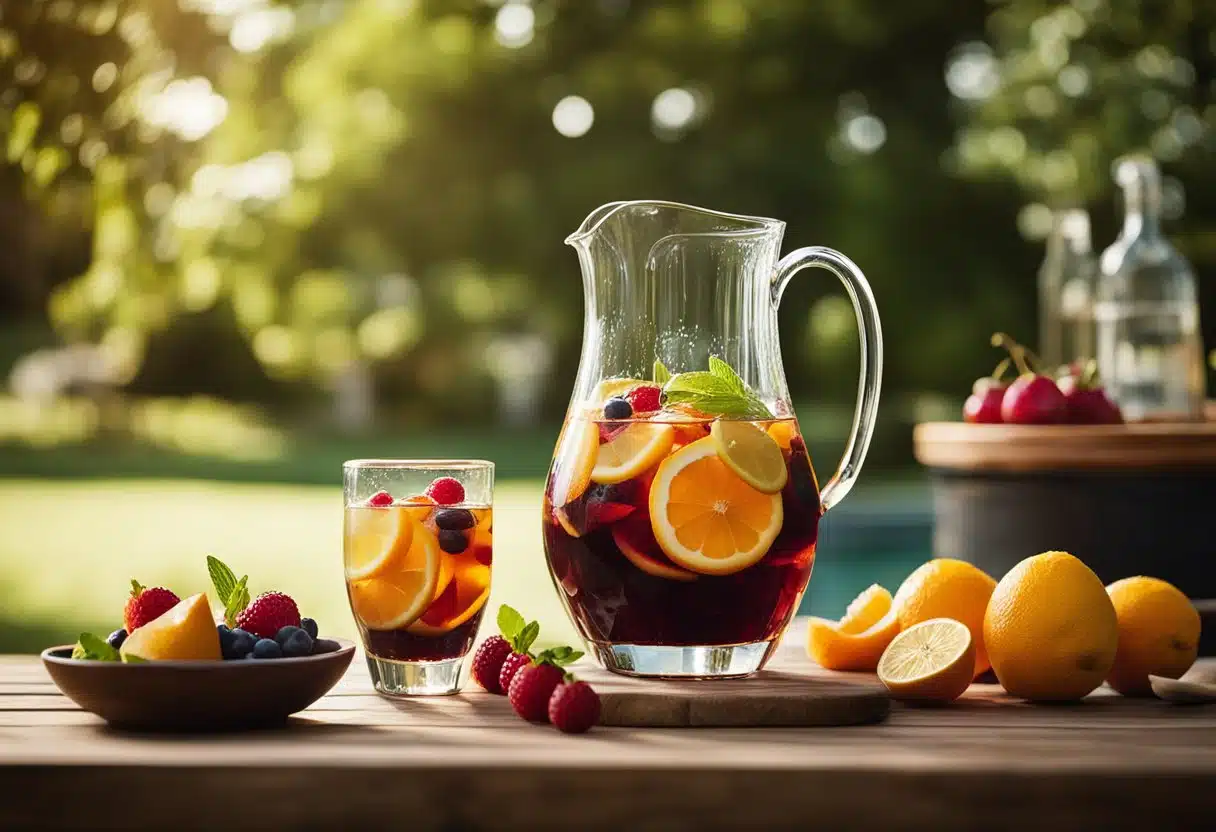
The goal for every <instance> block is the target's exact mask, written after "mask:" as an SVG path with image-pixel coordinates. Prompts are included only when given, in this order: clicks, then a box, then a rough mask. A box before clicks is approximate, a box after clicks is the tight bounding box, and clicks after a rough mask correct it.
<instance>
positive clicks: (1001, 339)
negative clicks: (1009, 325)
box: [992, 333, 1068, 425]
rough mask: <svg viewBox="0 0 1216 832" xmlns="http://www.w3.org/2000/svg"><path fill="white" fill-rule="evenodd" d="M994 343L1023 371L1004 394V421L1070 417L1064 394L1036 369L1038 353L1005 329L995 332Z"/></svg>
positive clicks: (1044, 421) (1026, 422) (1042, 421)
mask: <svg viewBox="0 0 1216 832" xmlns="http://www.w3.org/2000/svg"><path fill="white" fill-rule="evenodd" d="M992 345H993V346H994V347H1004V348H1005V349H1007V350H1008V351H1009V356H1010V357H1011V358H1012V359H1013V363H1014V364H1015V365H1017V368H1018V370H1020V371H1021V375H1019V376H1018V377H1017V379H1016V380H1015V381H1014V382H1013V384H1011V385H1009V389H1007V390H1006V391H1005V394H1004V396H1002V398H1001V421H1003V422H1007V423H1009V424H1014V425H1055V424H1059V423H1061V422H1064V421H1065V420H1066V419H1067V418H1068V405H1067V403H1066V402H1065V401H1064V394H1063V393H1061V392H1060V388H1059V387H1057V386H1056V383H1055V382H1054V381H1053V380H1052V379H1051V378H1049V377H1048V376H1045V375H1042V374H1041V373H1038V372H1036V371H1035V369H1034V368H1033V366H1032V362H1035V357H1034V354H1033V353H1031V352H1030V351H1029V350H1028V349H1026V348H1025V347H1023V346H1022V345H1021V344H1019V343H1018V342H1017V341H1014V340H1013V339H1012V338H1010V337H1009V336H1008V335H1005V334H1004V333H997V334H996V335H993V336H992Z"/></svg>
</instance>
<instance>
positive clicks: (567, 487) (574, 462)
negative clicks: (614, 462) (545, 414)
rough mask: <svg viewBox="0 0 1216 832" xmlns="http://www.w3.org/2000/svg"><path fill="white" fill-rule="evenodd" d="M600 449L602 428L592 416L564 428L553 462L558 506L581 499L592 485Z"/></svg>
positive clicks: (572, 422) (555, 501) (555, 504)
mask: <svg viewBox="0 0 1216 832" xmlns="http://www.w3.org/2000/svg"><path fill="white" fill-rule="evenodd" d="M599 450H600V429H599V427H598V426H597V425H596V424H595V422H593V421H591V420H590V419H583V418H575V419H573V420H571V421H569V422H567V423H566V426H565V427H564V428H562V435H561V436H559V437H558V439H557V453H558V456H557V459H556V460H555V461H554V463H553V493H552V496H551V498H550V499H551V500H552V501H553V505H554V506H559V507H560V506H564V505H566V503H568V502H570V501H571V500H577V499H578V498H579V497H581V496H582V494H583V492H584V491H586V490H587V486H588V485H590V484H591V470H592V469H593V468H595V460H596V457H597V456H598V455H599Z"/></svg>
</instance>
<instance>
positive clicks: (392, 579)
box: [347, 526, 443, 630]
mask: <svg viewBox="0 0 1216 832" xmlns="http://www.w3.org/2000/svg"><path fill="white" fill-rule="evenodd" d="M442 556H443V552H442V551H440V549H439V542H438V541H437V540H436V539H435V535H433V534H431V532H430V530H429V529H425V528H423V527H421V526H419V527H417V528H416V529H415V531H414V542H413V545H411V546H410V550H409V552H408V553H407V554H406V556H405V560H404V561H403V562H402V564H401V566H400V568H399V569H398V570H397V571H394V572H390V573H387V574H384V575H381V576H379V577H377V578H369V579H367V580H364V581H352V582H351V583H350V584H349V585H348V589H347V591H348V592H349V594H350V604H351V609H353V610H354V613H355V617H356V618H358V619H359V620H360V621H361V622H363V625H364V626H365V627H368V628H369V629H372V630H396V629H399V628H401V627H405V626H408V625H409V624H412V623H413V622H414V621H415V620H416V619H417V618H418V617H419V616H420V615H422V613H423V612H424V611H425V610H426V608H427V606H428V605H429V604H430V603H431V599H433V598H434V597H435V586H436V584H437V583H438V581H439V570H440V568H441V567H440V561H441V559H442Z"/></svg>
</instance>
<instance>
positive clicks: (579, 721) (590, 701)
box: [549, 682, 600, 734]
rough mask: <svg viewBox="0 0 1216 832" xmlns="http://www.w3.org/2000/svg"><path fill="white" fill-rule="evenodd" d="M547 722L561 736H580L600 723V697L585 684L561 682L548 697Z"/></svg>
mask: <svg viewBox="0 0 1216 832" xmlns="http://www.w3.org/2000/svg"><path fill="white" fill-rule="evenodd" d="M549 721H550V722H552V723H553V725H554V726H555V727H556V728H557V730H559V731H561V732H562V733H563V734H582V733H584V732H586V731H587V730H589V729H590V728H591V726H592V725H595V724H596V723H597V722H599V721H600V697H599V694H598V693H596V692H595V691H594V690H593V689H592V687H591V685H589V684H587V683H586V682H562V683H561V684H560V685H558V686H557V688H556V689H555V690H554V691H553V695H552V696H550V697H549Z"/></svg>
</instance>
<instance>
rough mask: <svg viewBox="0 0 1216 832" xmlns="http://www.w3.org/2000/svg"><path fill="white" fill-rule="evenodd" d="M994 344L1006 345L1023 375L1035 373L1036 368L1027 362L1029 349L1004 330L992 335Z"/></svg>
mask: <svg viewBox="0 0 1216 832" xmlns="http://www.w3.org/2000/svg"><path fill="white" fill-rule="evenodd" d="M992 346H994V347H1004V348H1005V350H1006V351H1007V352H1008V353H1009V355H1010V357H1011V358H1012V359H1013V363H1014V364H1015V365H1017V368H1018V372H1020V373H1022V374H1023V375H1034V370H1033V369H1032V368H1031V366H1030V364H1028V363H1027V362H1026V353H1027V350H1026V348H1025V347H1023V346H1022V345H1021V344H1019V343H1018V342H1017V341H1015V340H1013V339H1012V338H1010V337H1009V336H1008V335H1006V334H1005V333H1003V332H997V333H994V334H993V336H992Z"/></svg>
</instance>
